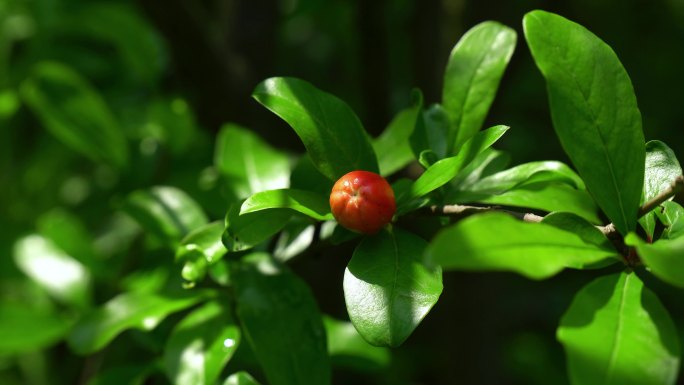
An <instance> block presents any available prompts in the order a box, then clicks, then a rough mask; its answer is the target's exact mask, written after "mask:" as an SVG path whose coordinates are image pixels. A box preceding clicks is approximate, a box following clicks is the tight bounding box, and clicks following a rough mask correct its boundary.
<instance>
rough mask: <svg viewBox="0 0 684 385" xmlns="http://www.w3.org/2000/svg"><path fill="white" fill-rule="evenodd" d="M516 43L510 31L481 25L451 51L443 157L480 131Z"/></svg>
mask: <svg viewBox="0 0 684 385" xmlns="http://www.w3.org/2000/svg"><path fill="white" fill-rule="evenodd" d="M516 39H517V36H516V33H515V31H514V30H513V29H511V28H508V27H506V26H504V25H502V24H499V23H496V22H493V21H485V22H484V23H480V24H478V25H476V26H475V27H473V28H471V29H470V30H469V31H468V32H466V33H465V35H463V37H462V38H461V40H460V41H459V42H458V43H457V44H456V46H455V47H454V49H453V50H452V51H451V55H450V56H449V62H448V64H447V67H446V71H445V72H444V89H443V91H442V104H443V105H444V109H445V110H446V111H447V113H448V115H449V120H450V122H451V124H450V130H449V136H448V149H447V154H455V153H457V152H458V149H459V148H460V147H461V145H463V144H464V143H465V142H466V141H467V140H468V139H470V138H472V137H473V136H474V135H475V134H476V133H477V132H478V131H479V130H480V128H481V127H482V123H483V122H484V120H485V117H486V116H487V112H488V111H489V107H490V106H491V104H492V102H493V101H494V96H495V95H496V90H497V88H498V87H499V82H500V81H501V77H502V76H503V73H504V70H505V69H506V66H507V65H508V62H509V61H510V60H511V56H512V55H513V51H514V50H515V43H516Z"/></svg>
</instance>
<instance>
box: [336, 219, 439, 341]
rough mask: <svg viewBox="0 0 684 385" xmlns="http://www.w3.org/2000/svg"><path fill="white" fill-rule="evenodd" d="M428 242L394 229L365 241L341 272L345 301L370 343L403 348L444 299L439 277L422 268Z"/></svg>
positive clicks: (427, 267) (436, 272)
mask: <svg viewBox="0 0 684 385" xmlns="http://www.w3.org/2000/svg"><path fill="white" fill-rule="evenodd" d="M426 246H427V242H426V241H424V240H423V239H421V238H419V237H418V236H416V235H414V234H412V233H409V232H407V231H403V230H401V229H399V228H395V229H394V232H393V233H390V232H387V231H383V232H380V233H378V234H377V235H374V236H370V237H366V238H364V240H363V241H361V243H360V244H359V245H358V246H357V248H356V250H354V255H353V256H352V258H351V260H350V261H349V264H348V265H347V269H346V270H345V272H344V283H343V286H344V299H345V301H346V303H347V312H348V313H349V318H350V319H351V321H352V323H353V324H354V327H355V328H356V330H357V331H358V332H359V334H360V335H361V336H362V337H363V338H364V339H365V340H366V341H368V343H370V344H372V345H376V346H390V347H397V346H399V345H401V344H402V343H403V342H404V341H405V340H406V339H407V338H408V337H409V336H410V335H411V333H413V330H414V329H415V328H416V327H417V326H418V324H420V322H421V321H422V320H423V318H425V316H426V315H427V313H428V312H429V311H430V309H432V307H433V306H434V305H435V303H436V302H437V300H438V299H439V295H440V294H441V293H442V271H441V269H439V268H438V267H432V266H428V265H426V264H425V263H424V262H423V259H422V258H423V251H424V249H425V247H426Z"/></svg>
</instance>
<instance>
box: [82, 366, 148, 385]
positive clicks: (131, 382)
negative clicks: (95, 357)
mask: <svg viewBox="0 0 684 385" xmlns="http://www.w3.org/2000/svg"><path fill="white" fill-rule="evenodd" d="M154 369H155V368H154V366H153V365H150V364H145V365H141V364H130V365H125V366H115V367H113V368H108V369H105V370H102V371H100V372H98V373H96V374H95V375H94V376H93V378H92V379H91V380H90V381H88V385H121V384H127V385H142V384H143V383H144V381H145V379H146V378H147V376H149V375H150V374H151V373H152V372H153V371H154Z"/></svg>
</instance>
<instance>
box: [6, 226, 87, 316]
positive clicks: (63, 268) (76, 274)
mask: <svg viewBox="0 0 684 385" xmlns="http://www.w3.org/2000/svg"><path fill="white" fill-rule="evenodd" d="M14 262H15V263H16V264H17V266H18V267H19V269H20V270H21V271H22V272H24V274H26V275H27V276H28V277H30V278H31V279H32V280H33V281H34V282H35V283H37V284H38V285H39V286H40V287H42V288H43V289H45V290H46V291H47V292H48V293H49V294H50V295H51V296H53V297H55V298H56V299H58V300H59V301H61V302H64V303H67V304H69V305H72V306H76V307H79V308H85V307H87V306H88V305H90V301H91V298H90V284H91V276H90V272H89V271H88V270H87V269H86V268H85V266H83V264H81V263H80V262H79V261H77V260H76V259H74V258H72V257H71V256H69V255H67V254H66V253H64V252H63V251H62V250H61V249H59V248H58V247H57V246H55V245H54V244H53V243H52V242H51V241H50V240H48V239H46V238H44V237H42V236H40V235H36V234H33V235H29V236H26V237H23V238H20V239H19V240H17V242H16V243H15V245H14Z"/></svg>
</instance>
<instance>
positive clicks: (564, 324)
mask: <svg viewBox="0 0 684 385" xmlns="http://www.w3.org/2000/svg"><path fill="white" fill-rule="evenodd" d="M557 337H558V340H559V341H560V342H561V343H562V344H563V347H564V348H565V353H566V355H567V360H568V373H569V376H570V382H571V383H572V384H573V385H584V384H597V385H611V384H615V385H618V384H619V385H630V384H633V385H668V384H674V383H675V381H676V379H677V370H678V367H679V344H678V341H679V340H678V338H677V332H676V329H675V326H674V323H673V322H672V319H671V318H670V316H669V314H668V313H667V310H665V308H664V307H663V305H662V304H661V303H660V301H659V300H658V298H657V297H656V296H655V295H654V294H653V293H652V292H651V291H650V290H648V289H647V288H645V287H644V286H643V283H642V282H641V281H640V280H639V278H638V277H637V276H636V274H634V273H617V274H612V275H609V276H605V277H600V278H598V279H596V280H594V281H593V282H591V283H590V284H589V285H587V286H585V287H584V288H583V289H582V290H580V291H579V292H578V293H577V295H576V296H575V298H574V299H573V301H572V304H571V305H570V308H569V309H568V310H567V312H566V313H565V315H564V316H563V318H562V319H561V323H560V326H559V328H558V332H557Z"/></svg>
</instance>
